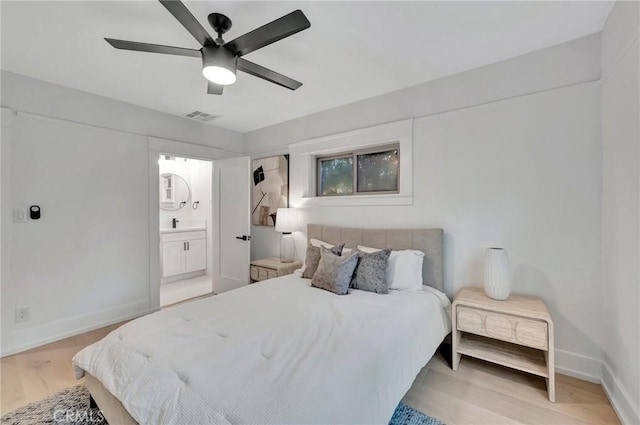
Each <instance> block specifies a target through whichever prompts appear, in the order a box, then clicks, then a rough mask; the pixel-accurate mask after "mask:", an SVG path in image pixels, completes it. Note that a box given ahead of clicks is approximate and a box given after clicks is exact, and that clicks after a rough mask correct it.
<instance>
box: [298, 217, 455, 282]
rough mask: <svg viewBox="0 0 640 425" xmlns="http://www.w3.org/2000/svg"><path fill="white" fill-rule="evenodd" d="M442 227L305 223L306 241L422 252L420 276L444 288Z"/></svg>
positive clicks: (351, 246) (425, 280) (424, 280)
mask: <svg viewBox="0 0 640 425" xmlns="http://www.w3.org/2000/svg"><path fill="white" fill-rule="evenodd" d="M442 234H443V231H442V229H360V228H353V227H336V226H324V225H321V224H308V225H307V241H309V240H310V239H320V240H321V241H325V242H329V243H331V244H334V245H335V244H339V243H342V242H344V244H345V246H346V247H347V248H356V247H357V246H358V245H364V246H369V247H372V248H391V249H395V250H400V249H416V250H419V251H422V252H424V261H423V263H422V279H423V282H424V284H425V285H429V286H432V287H434V288H436V289H439V290H440V291H443V292H444V276H443V271H442V270H443V260H442Z"/></svg>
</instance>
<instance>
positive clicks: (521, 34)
mask: <svg viewBox="0 0 640 425" xmlns="http://www.w3.org/2000/svg"><path fill="white" fill-rule="evenodd" d="M0 3H1V7H2V68H3V69H6V70H8V71H12V72H16V73H20V74H24V75H27V76H30V77H34V78H38V79H42V80H46V81H50V82H53V83H57V84H61V85H64V86H68V87H72V88H75V89H79V90H84V91H88V92H91V93H96V94H99V95H103V96H107V97H111V98H114V99H118V100H121V101H125V102H129V103H133V104H136V105H141V106H144V107H147V108H151V109H156V110H159V111H164V112H169V113H172V114H177V115H183V114H185V113H188V112H191V111H193V110H196V109H197V110H200V111H204V112H208V113H210V114H216V115H218V114H220V115H221V117H220V118H217V119H216V120H214V121H212V123H213V124H215V125H218V126H221V127H225V128H229V129H232V130H237V131H241V132H246V131H250V130H253V129H257V128H261V127H265V126H268V125H272V124H276V123H278V122H282V121H286V120H289V119H293V118H296V117H300V116H304V115H308V114H311V113H314V112H318V111H322V110H325V109H330V108H333V107H336V106H339V105H344V104H347V103H351V102H355V101H358V100H361V99H365V98H369V97H373V96H376V95H379V94H383V93H387V92H391V91H395V90H398V89H401V88H405V87H409V86H412V85H415V84H419V83H422V82H426V81H429V80H433V79H435V78H439V77H442V76H445V75H450V74H453V73H457V72H460V71H464V70H468V69H471V68H476V67H478V66H482V65H486V64H489V63H494V62H497V61H500V60H503V59H507V58H510V57H513V56H517V55H520V54H523V53H527V52H530V51H533V50H537V49H541V48H544V47H547V46H551V45H554V44H558V43H562V42H565V41H568V40H572V39H575V38H578V37H581V36H584V35H588V34H591V33H594V32H598V31H600V30H601V29H602V27H603V25H604V22H605V20H606V18H607V16H608V14H609V12H610V10H611V7H612V5H613V3H612V2H595V1H587V2H573V1H568V2H564V1H563V2H560V1H556V2H484V1H476V2H398V1H384V2H383V1H379V2H364V1H357V2H356V1H352V2H273V1H261V2H248V1H247V2H216V1H185V4H186V5H187V7H188V8H189V10H190V11H191V12H192V13H193V14H194V15H195V16H196V18H198V20H199V21H200V22H201V23H202V25H203V26H204V27H205V28H206V29H207V30H210V29H211V28H210V27H209V25H208V23H207V15H208V14H209V13H211V12H213V11H216V12H222V13H224V14H226V15H227V16H229V17H230V18H231V19H232V21H233V28H232V29H231V31H230V32H229V33H228V34H226V36H225V39H226V40H228V41H229V40H232V39H233V38H235V37H237V36H239V35H242V34H244V33H245V32H247V31H250V30H252V29H254V28H256V27H258V26H260V25H262V24H265V23H267V22H269V21H272V20H273V19H276V18H278V17H280V16H282V15H284V14H286V13H288V12H291V11H293V10H295V9H301V10H302V11H303V12H304V13H305V14H306V15H307V17H308V18H309V21H311V28H309V29H308V30H306V31H303V32H301V33H298V34H296V35H293V36H291V37H289V38H287V39H285V40H282V41H279V42H277V43H275V44H272V45H270V46H267V47H265V48H263V49H261V50H259V51H256V52H253V53H250V54H249V55H247V56H246V58H247V59H249V60H251V61H254V62H256V63H259V64H260V65H263V66H266V67H268V68H271V69H273V70H275V71H278V72H280V73H283V74H285V75H287V76H290V77H292V78H295V79H297V80H299V81H302V82H303V83H304V85H303V86H302V87H301V88H300V89H298V90H297V91H290V90H287V89H284V88H281V87H279V86H276V85H274V84H270V83H268V82H266V81H263V80H260V79H258V78H255V77H252V76H249V75H247V74H244V73H241V72H239V73H238V81H237V82H236V84H234V85H232V86H229V87H227V88H225V93H224V95H223V96H212V95H207V94H206V80H205V79H204V77H203V76H202V73H201V63H200V60H199V59H194V58H186V57H178V56H168V55H160V54H151V53H141V52H127V51H122V50H116V49H114V48H113V47H111V46H109V45H108V44H107V43H106V42H105V41H104V40H103V37H112V38H120V39H125V40H132V41H140V42H148V43H156V44H165V45H171V46H181V47H189V48H196V49H197V48H199V46H198V45H197V42H196V41H195V40H194V39H193V37H192V36H191V35H190V34H189V33H188V32H187V31H186V30H185V29H184V28H183V27H182V26H181V25H180V24H179V23H178V22H177V21H176V20H175V19H174V18H173V16H171V15H170V14H169V12H168V11H167V10H166V9H165V8H164V7H163V6H162V5H161V4H160V3H158V2H157V1H68V2H59V1H6V0H3V1H1V2H0ZM210 33H213V31H212V30H211V31H210Z"/></svg>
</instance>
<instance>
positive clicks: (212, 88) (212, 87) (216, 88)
mask: <svg viewBox="0 0 640 425" xmlns="http://www.w3.org/2000/svg"><path fill="white" fill-rule="evenodd" d="M208 83H209V85H208V86H207V94H222V90H223V89H224V86H222V85H220V84H216V83H212V82H211V81H209V82H208Z"/></svg>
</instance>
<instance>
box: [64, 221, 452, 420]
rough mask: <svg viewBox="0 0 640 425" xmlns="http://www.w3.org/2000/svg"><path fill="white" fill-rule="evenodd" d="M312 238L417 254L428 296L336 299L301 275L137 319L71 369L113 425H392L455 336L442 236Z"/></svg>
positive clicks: (434, 232) (313, 231) (387, 233)
mask: <svg viewBox="0 0 640 425" xmlns="http://www.w3.org/2000/svg"><path fill="white" fill-rule="evenodd" d="M307 238H308V239H309V240H310V239H320V240H323V241H325V242H328V243H332V244H337V243H341V242H344V243H345V245H346V247H350V248H355V247H357V246H358V245H365V246H369V247H379V248H386V247H388V248H392V249H395V250H401V249H417V250H420V251H422V252H424V253H425V260H424V263H423V281H424V283H425V284H427V285H428V286H425V287H424V290H423V291H413V292H407V291H390V293H389V294H388V295H379V294H375V293H371V292H364V291H359V290H353V291H351V292H350V293H349V295H346V296H338V295H335V294H333V293H331V292H328V291H323V290H321V289H317V288H313V287H311V286H310V282H309V280H308V279H302V278H301V277H300V274H299V273H294V274H293V275H288V276H283V277H279V278H276V279H270V280H266V281H262V282H259V283H255V284H252V285H249V286H246V287H243V288H240V289H236V290H234V291H229V292H225V293H223V294H220V295H216V296H214V297H210V298H205V299H201V300H197V301H193V302H190V303H187V304H183V305H179V306H177V307H172V308H169V309H165V310H162V311H160V312H157V313H154V314H150V315H147V316H144V317H141V318H139V319H136V320H134V321H132V322H129V323H127V324H126V325H124V326H122V327H120V328H119V329H117V330H115V331H113V332H112V333H110V334H109V335H107V336H106V337H105V338H104V339H102V340H101V341H98V342H97V343H95V344H93V345H91V346H89V347H87V348H85V349H84V350H82V351H81V352H79V353H78V354H77V355H76V356H75V357H74V359H73V362H74V368H75V371H76V377H78V378H81V377H82V376H85V378H86V380H85V384H86V386H87V388H88V389H89V391H90V392H91V395H92V398H93V399H94V400H95V401H96V402H97V404H98V406H99V407H100V408H101V409H102V411H103V413H104V415H105V417H106V419H107V420H108V421H109V422H110V423H112V424H129V423H153V424H159V423H216V424H221V423H278V424H282V423H298V424H300V423H305V424H310V423H323V424H328V423H350V424H355V423H369V424H371V423H385V424H386V423H388V421H389V419H390V418H391V415H392V414H393V412H394V410H395V408H396V406H397V405H398V403H399V401H400V400H401V398H402V397H403V396H404V394H405V393H406V391H407V390H408V389H409V388H410V386H411V384H412V383H413V380H414V379H415V377H416V375H417V374H418V372H419V371H420V369H421V368H422V367H423V366H424V365H425V364H426V363H427V362H428V361H429V359H430V358H431V357H432V356H433V354H434V352H435V351H436V349H437V348H438V346H439V345H440V343H441V342H442V340H443V339H444V337H445V336H446V335H447V334H448V333H449V332H450V321H449V315H448V311H447V310H446V307H447V305H448V300H447V299H446V296H445V295H444V294H443V293H442V292H440V291H442V290H443V276H442V230H441V229H355V228H342V227H335V226H323V225H315V224H310V225H308V227H307Z"/></svg>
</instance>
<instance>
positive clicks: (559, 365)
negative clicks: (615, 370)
mask: <svg viewBox="0 0 640 425" xmlns="http://www.w3.org/2000/svg"><path fill="white" fill-rule="evenodd" d="M555 355H556V372H557V373H560V374H562V375H567V376H571V377H573V378H578V379H582V380H584V381H589V382H594V383H596V384H599V383H600V382H601V380H602V379H601V378H602V360H600V359H595V358H593V357H587V356H583V355H582V354H577V353H573V352H571V351H566V350H558V349H556V351H555Z"/></svg>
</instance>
